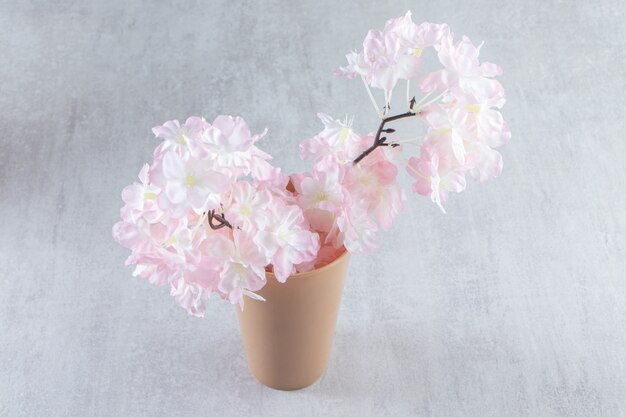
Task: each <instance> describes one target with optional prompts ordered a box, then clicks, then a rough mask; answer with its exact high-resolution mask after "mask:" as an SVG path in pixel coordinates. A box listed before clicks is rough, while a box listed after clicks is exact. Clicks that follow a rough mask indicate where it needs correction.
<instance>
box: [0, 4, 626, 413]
mask: <svg viewBox="0 0 626 417" xmlns="http://www.w3.org/2000/svg"><path fill="white" fill-rule="evenodd" d="M409 8H411V9H412V10H413V12H414V18H415V20H416V21H418V22H419V21H422V20H431V21H445V22H448V23H449V24H450V25H451V27H452V28H453V30H454V31H455V32H456V33H457V34H467V35H468V36H470V37H471V38H472V39H474V40H476V41H480V40H482V39H484V40H486V41H487V43H486V44H485V46H484V48H483V50H482V54H483V57H484V59H486V60H490V61H495V62H498V63H500V64H501V65H502V67H503V69H504V76H503V77H502V78H501V81H502V83H503V84H504V85H505V87H506V88H507V93H508V103H507V105H506V106H505V108H504V114H505V117H506V118H507V119H508V120H509V122H510V125H511V129H512V131H513V139H512V141H511V143H510V144H509V145H507V146H506V147H504V148H502V153H503V155H504V158H505V169H504V173H503V175H502V177H501V178H500V179H499V180H497V181H495V182H493V183H489V184H484V185H478V184H474V183H472V184H471V185H470V187H469V189H468V191H467V192H465V193H463V194H461V195H455V196H453V198H452V199H451V201H450V202H449V204H448V214H447V215H443V214H442V213H440V212H439V211H438V209H437V208H436V207H435V206H434V205H432V204H431V203H430V202H429V201H427V200H426V199H424V198H421V197H418V196H412V198H411V199H410V200H409V202H408V204H407V207H406V210H405V213H404V215H403V216H402V217H401V219H400V220H399V221H398V222H397V223H396V225H395V226H394V227H393V229H392V230H391V231H390V232H387V233H386V235H385V236H384V238H383V244H382V247H381V249H380V251H379V253H378V254H377V255H376V256H372V257H368V256H355V257H353V260H352V265H351V269H350V273H349V276H348V281H347V287H346V292H345V294H344V299H343V304H342V307H341V312H340V318H339V322H338V328H337V333H336V338H335V345H334V350H333V354H332V358H331V363H330V367H329V369H328V371H327V372H326V374H325V375H324V376H323V377H322V379H321V380H320V381H319V382H318V383H316V384H315V385H313V386H312V387H310V388H308V389H306V390H304V391H301V392H295V393H283V392H277V391H273V390H270V389H268V388H265V387H263V386H261V385H259V384H258V383H257V382H256V381H255V380H254V379H253V377H252V376H251V375H250V374H249V372H248V370H247V368H246V362H245V358H244V356H243V349H242V346H241V340H240V336H239V329H238V326H237V322H236V317H235V314H234V311H233V308H232V307H231V306H229V305H227V304H223V303H219V302H217V301H216V302H215V303H211V306H210V308H209V312H208V314H207V318H206V319H204V320H202V319H196V318H192V317H188V316H187V315H186V313H185V312H184V311H183V310H182V309H180V308H179V307H178V306H176V305H175V304H174V302H173V300H171V299H170V298H169V297H168V296H167V295H166V294H165V293H164V291H163V290H162V289H159V288H156V287H152V286H150V285H149V284H148V283H146V282H143V281H140V280H138V279H133V278H131V277H130V270H129V269H128V268H126V267H124V266H123V264H122V263H123V260H124V259H125V257H126V255H127V251H126V250H125V249H123V248H121V247H118V246H117V245H116V244H115V243H114V242H113V240H112V238H111V225H112V224H113V223H114V222H115V221H116V219H117V218H118V209H119V207H120V205H121V200H120V197H119V195H120V191H121V189H122V187H123V186H124V185H126V184H128V183H130V182H131V181H132V180H133V178H135V175H136V174H137V172H138V170H139V168H140V166H141V164H142V163H143V162H144V161H147V160H148V159H149V158H150V156H151V150H152V149H153V147H154V146H155V141H154V139H153V138H152V135H151V133H150V130H149V128H150V127H152V126H154V125H156V124H159V123H160V122H163V121H164V120H167V119H168V118H184V117H186V116H187V115H191V114H202V115H205V116H206V117H207V118H212V117H213V116H214V115H216V114H219V113H231V114H240V115H242V116H244V117H245V118H246V119H247V120H248V122H249V123H250V124H251V126H252V127H253V128H254V129H255V130H257V131H259V130H261V129H262V128H264V127H268V128H269V130H270V134H269V135H268V137H267V138H266V139H264V140H263V144H262V146H263V147H264V148H265V149H266V150H268V151H269V152H271V153H273V154H274V155H275V161H276V164H278V165H280V166H282V167H284V168H285V169H286V170H287V171H288V172H291V171H294V170H298V169H303V168H304V165H302V164H301V162H300V161H299V159H298V157H297V149H298V142H299V141H300V140H301V139H303V138H306V137H309V136H311V135H313V134H315V133H317V132H318V131H319V130H320V127H321V125H320V124H319V122H318V121H317V119H316V117H315V112H317V111H325V112H328V113H331V114H334V115H337V116H338V117H340V116H342V115H344V114H346V113H349V114H354V115H356V122H355V123H356V127H357V129H358V130H361V131H368V130H371V129H373V128H374V127H375V125H376V121H375V119H374V118H373V114H372V110H371V108H370V104H369V102H368V101H367V97H366V95H365V93H364V91H363V90H362V88H361V86H360V85H359V83H358V82H354V83H352V82H349V81H346V80H343V79H337V78H334V77H333V76H332V75H331V71H332V69H333V68H334V67H335V66H337V65H339V64H343V55H344V53H345V52H347V51H349V50H350V49H351V48H356V47H359V44H360V42H361V40H362V39H363V37H364V35H365V32H366V31H367V30H368V29H369V28H373V27H380V26H382V25H383V24H384V21H385V20H386V18H387V17H392V16H397V15H400V14H403V13H404V12H405V11H406V10H407V9H409ZM625 11H626V4H624V1H623V0H614V1H605V2H584V1H571V2H565V1H563V2H555V1H552V2H546V1H541V0H536V1H527V2H523V3H522V2H520V3H519V4H506V3H504V4H502V3H501V2H496V1H489V0H478V1H473V2H453V1H450V0H443V1H437V2H417V1H415V2H408V1H377V2H369V3H368V2H351V1H341V2H334V1H315V2H309V3H308V4H299V3H298V2H282V1H277V0H276V1H273V2H271V1H267V2H257V3H253V2H246V3H245V4H240V3H237V2H230V1H222V2H210V4H209V2H197V3H192V2H189V3H185V2H175V3H174V4H171V5H168V6H165V5H160V6H154V5H150V2H147V1H145V2H141V1H128V0H126V1H122V0H119V1H107V2H104V1H85V2H82V1H58V2H44V1H34V0H30V1H21V2H10V1H2V2H1V3H0V56H1V59H0V80H1V84H0V121H1V132H2V133H1V135H0V219H1V220H2V239H0V279H1V280H2V289H1V290H0V415H2V416H11V417H13V416H38V415H41V416H107V417H108V416H143V415H145V416H155V415H162V416H168V417H171V416H191V415H207V416H229V415H233V416H251V415H260V416H272V417H277V416H289V415H298V416H317V415H328V416H331V415H337V416H353V415H354V416H370V415H371V416H383V415H397V416H409V415H424V416H425V415H429V416H585V417H588V416H616V417H622V416H626V360H625V358H626V284H625V280H624V278H625V275H626V260H625V257H624V250H625V249H626V241H625V234H624V233H625V231H626V214H625V213H626V212H625V210H626V193H625V192H624V191H625V189H626V179H625V174H626V172H625V171H626V168H625V164H624V156H626V140H625V139H624V132H625V130H626V122H625V119H624V115H625V112H624V109H625V108H626V100H625V98H624V91H626V77H625V72H626V69H625V68H626V48H625V47H626V44H625V41H624V39H625V38H626V27H625V26H624V23H623V22H624V19H625V18H626V16H625Z"/></svg>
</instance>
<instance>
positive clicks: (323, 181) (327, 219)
mask: <svg viewBox="0 0 626 417" xmlns="http://www.w3.org/2000/svg"><path fill="white" fill-rule="evenodd" d="M339 178H340V174H339V172H338V170H331V171H328V172H321V171H317V170H314V171H312V172H308V173H305V174H300V175H293V176H292V181H293V185H294V187H295V189H296V193H297V201H298V205H299V206H300V207H301V208H302V210H303V212H304V215H305V217H306V219H307V220H308V222H309V223H310V224H311V227H312V228H313V230H316V231H320V232H328V231H330V229H331V228H332V224H333V222H334V221H335V219H336V217H337V214H338V213H339V212H340V211H341V209H342V207H343V205H344V202H345V198H344V189H343V187H342V186H341V183H340V181H339Z"/></svg>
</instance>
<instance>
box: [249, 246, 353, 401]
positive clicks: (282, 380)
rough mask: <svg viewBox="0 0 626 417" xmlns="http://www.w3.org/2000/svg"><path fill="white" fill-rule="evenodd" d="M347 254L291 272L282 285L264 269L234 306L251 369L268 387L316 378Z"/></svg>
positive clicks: (304, 383)
mask: <svg viewBox="0 0 626 417" xmlns="http://www.w3.org/2000/svg"><path fill="white" fill-rule="evenodd" d="M349 260H350V256H349V254H348V252H345V253H344V254H342V255H341V256H340V257H339V258H337V259H335V260H334V261H333V262H331V263H330V264H328V265H326V266H323V267H321V268H319V269H316V270H313V271H309V272H303V273H299V274H295V275H292V276H291V277H289V278H288V279H287V282H285V283H284V284H281V283H279V282H278V281H277V280H276V278H275V277H274V275H273V274H271V273H268V274H267V284H266V285H265V287H263V288H262V289H261V290H260V291H257V294H259V295H261V296H262V297H263V298H265V300H266V301H257V300H253V299H251V298H246V300H245V307H244V310H243V311H241V309H240V308H239V307H238V306H237V312H238V318H239V326H240V328H241V335H242V337H243V344H244V348H245V350H246V355H247V356H248V366H249V367H250V370H251V371H252V374H253V375H254V376H255V377H256V378H257V379H258V380H259V381H260V382H261V383H263V384H265V385H267V386H268V387H271V388H274V389H279V390H285V391H291V390H297V389H301V388H305V387H308V386H309V385H311V384H313V383H314V382H315V381H317V380H318V379H319V377H320V376H321V375H322V373H323V372H324V370H325V369H326V366H327V364H328V358H329V356H330V349H331V346H332V342H333V335H334V333H335V324H336V323H337V313H338V311H339V305H340V303H341V294H342V292H343V283H344V280H345V277H346V272H347V270H348V262H349Z"/></svg>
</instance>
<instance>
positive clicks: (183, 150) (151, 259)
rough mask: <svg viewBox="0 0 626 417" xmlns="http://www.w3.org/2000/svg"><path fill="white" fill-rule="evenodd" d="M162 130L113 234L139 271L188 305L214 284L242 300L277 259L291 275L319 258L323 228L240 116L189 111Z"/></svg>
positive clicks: (197, 311) (282, 274)
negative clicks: (209, 116)
mask: <svg viewBox="0 0 626 417" xmlns="http://www.w3.org/2000/svg"><path fill="white" fill-rule="evenodd" d="M153 132H154V134H155V135H156V136H157V137H158V138H161V139H163V141H162V142H161V143H160V144H159V146H157V148H156V149H155V151H154V162H153V163H152V165H147V164H146V165H144V167H143V168H142V169H141V172H140V173H139V182H137V183H134V184H132V185H129V186H128V187H126V188H124V190H123V192H122V199H123V200H124V203H125V205H124V207H123V208H122V209H121V211H120V214H121V217H122V221H120V222H118V223H117V224H115V226H114V227H113V236H114V238H115V239H116V240H117V241H118V242H119V243H120V244H122V245H123V246H125V247H127V248H129V249H131V251H132V254H131V255H130V257H129V258H128V259H127V261H126V263H127V264H132V265H135V271H134V273H133V275H136V276H140V277H142V278H145V279H147V280H148V281H150V282H151V283H153V284H156V285H169V287H170V293H171V295H172V296H173V297H174V298H175V299H176V301H177V302H178V303H179V304H180V305H181V306H183V307H184V308H186V309H187V311H188V312H189V313H190V314H193V315H197V316H202V315H203V314H204V311H205V308H206V306H205V302H206V300H207V299H208V298H209V296H210V295H211V294H212V293H216V294H218V295H219V296H220V297H221V298H223V299H228V300H229V301H230V302H231V303H233V304H239V305H241V306H242V307H243V296H244V295H248V296H251V297H255V298H258V296H257V295H256V294H254V291H257V290H259V289H260V288H262V287H263V285H265V280H266V276H265V273H266V268H268V267H269V265H272V266H273V272H274V274H275V276H276V278H277V279H278V280H279V281H281V282H284V281H285V280H286V279H287V277H288V276H289V275H291V274H292V273H294V272H295V271H296V269H295V265H297V264H300V263H305V262H312V261H314V260H315V258H316V255H317V252H318V249H319V237H318V235H317V234H315V233H313V232H311V231H310V230H309V225H308V223H307V222H306V220H305V219H304V216H303V214H302V210H301V209H300V208H299V207H298V205H297V204H295V199H294V197H293V196H292V195H291V193H289V192H288V191H287V190H286V189H285V187H286V185H287V181H288V178H287V177H286V176H284V175H282V174H281V173H280V170H279V169H277V168H274V167H272V166H271V165H270V164H269V162H268V160H269V159H270V156H269V155H267V154H266V153H264V152H263V151H261V150H260V149H259V148H257V147H256V145H255V143H256V142H257V141H258V140H259V139H260V138H261V137H262V136H263V135H264V134H261V135H252V134H251V133H250V130H249V128H248V126H247V125H246V123H245V122H244V120H243V119H241V118H239V117H231V116H219V117H217V118H216V119H215V120H214V121H213V123H211V124H209V123H207V122H206V121H205V120H204V119H202V118H199V117H190V118H189V119H187V121H186V122H185V123H184V124H183V125H180V124H179V122H178V121H176V120H173V121H168V122H166V123H165V124H163V126H158V127H155V128H154V129H153Z"/></svg>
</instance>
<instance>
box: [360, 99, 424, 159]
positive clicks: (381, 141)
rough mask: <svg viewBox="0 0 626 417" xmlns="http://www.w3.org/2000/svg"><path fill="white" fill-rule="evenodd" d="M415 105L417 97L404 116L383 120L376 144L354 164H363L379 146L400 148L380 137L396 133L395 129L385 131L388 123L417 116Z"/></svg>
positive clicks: (364, 152) (375, 140)
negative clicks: (364, 159)
mask: <svg viewBox="0 0 626 417" xmlns="http://www.w3.org/2000/svg"><path fill="white" fill-rule="evenodd" d="M414 105H415V97H413V99H411V102H410V110H409V111H408V112H406V113H402V114H396V115H395V116H389V117H385V118H384V119H383V120H381V122H380V126H378V131H377V132H376V137H375V138H374V143H373V144H372V146H370V147H369V148H367V149H366V150H364V151H363V153H362V154H361V155H359V156H358V157H357V158H356V159H355V160H354V162H353V164H354V165H356V164H358V163H359V162H361V160H363V158H365V157H366V156H367V155H369V154H370V153H372V152H374V150H375V149H376V148H378V147H379V146H391V147H396V146H398V144H396V143H387V142H386V141H387V137H386V136H383V137H380V135H382V134H383V133H393V132H395V129H385V125H386V124H387V123H389V122H393V121H395V120H400V119H405V118H407V117H412V116H415V115H416V114H417V113H414V112H413V106H414Z"/></svg>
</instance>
